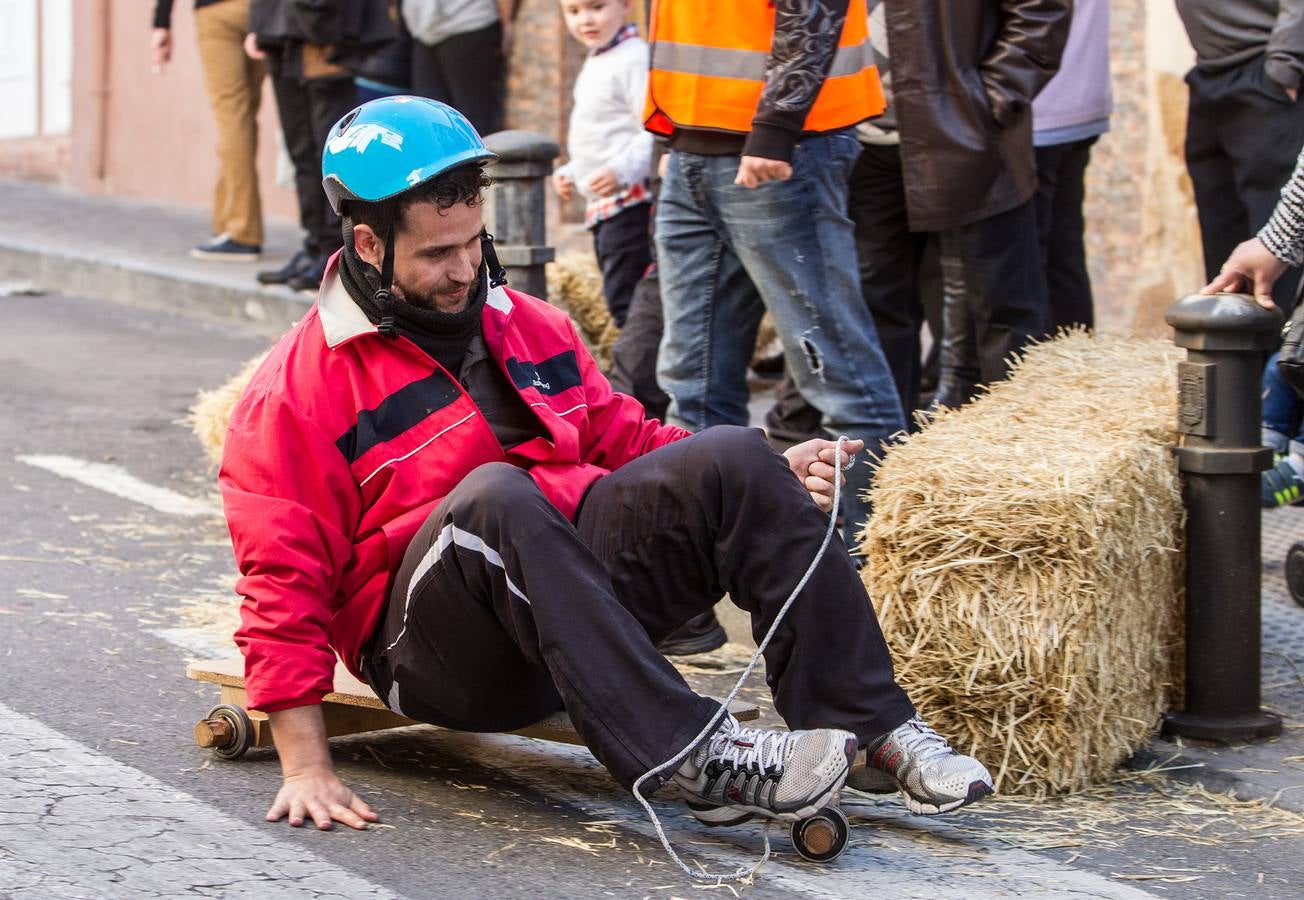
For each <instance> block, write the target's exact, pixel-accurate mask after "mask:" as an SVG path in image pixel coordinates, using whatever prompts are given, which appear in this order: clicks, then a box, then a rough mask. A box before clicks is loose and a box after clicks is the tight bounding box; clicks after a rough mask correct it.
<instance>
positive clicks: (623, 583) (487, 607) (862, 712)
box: [366, 426, 914, 787]
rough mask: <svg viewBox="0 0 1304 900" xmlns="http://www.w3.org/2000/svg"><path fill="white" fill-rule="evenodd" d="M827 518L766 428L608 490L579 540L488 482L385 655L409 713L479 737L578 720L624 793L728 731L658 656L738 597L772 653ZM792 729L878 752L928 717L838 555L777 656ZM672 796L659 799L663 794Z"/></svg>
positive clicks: (408, 600)
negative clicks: (707, 734) (918, 712)
mask: <svg viewBox="0 0 1304 900" xmlns="http://www.w3.org/2000/svg"><path fill="white" fill-rule="evenodd" d="M827 523H828V519H827V517H826V516H824V515H823V514H822V513H821V512H820V511H819V510H818V509H817V508H816V507H815V505H814V503H813V502H812V501H811V499H810V497H809V496H808V495H807V494H806V492H805V490H804V489H803V488H802V487H801V485H800V483H799V482H798V481H797V479H796V478H795V477H793V475H792V473H791V472H790V471H789V469H788V467H787V464H786V461H785V460H784V458H783V457H782V456H780V455H779V454H778V453H776V452H774V451H773V450H772V449H771V448H770V447H769V445H768V444H767V443H766V442H765V438H764V436H763V435H762V433H761V432H760V431H758V430H754V429H747V428H737V427H732V426H722V427H717V428H711V429H707V430H706V431H703V432H702V433H701V434H698V435H694V436H693V437H690V438H687V439H685V440H683V441H679V442H677V443H675V444H672V445H670V446H668V447H664V448H662V449H660V450H657V451H655V452H653V453H650V454H648V455H647V456H644V457H641V458H639V459H637V460H635V461H633V462H631V463H629V464H627V465H626V466H624V467H622V468H621V469H619V470H617V471H616V472H614V473H612V474H610V475H608V476H606V477H605V478H603V479H601V480H600V481H598V482H597V483H596V484H594V486H593V487H592V488H591V489H590V490H589V493H588V495H587V497H586V498H585V500H584V504H583V506H582V507H581V509H580V512H579V515H578V520H577V522H576V523H574V524H572V523H571V522H569V521H567V520H566V518H565V517H563V516H562V515H561V514H560V513H559V512H558V511H557V510H556V508H555V507H553V506H552V504H551V503H549V502H548V500H547V499H546V498H545V497H544V495H543V494H542V493H541V492H540V491H539V489H538V488H537V487H536V486H535V484H534V482H533V481H532V480H531V479H530V477H529V475H528V474H527V473H526V472H524V471H523V470H520V469H517V468H515V467H513V466H510V465H508V464H505V463H491V464H488V465H485V466H481V467H480V468H478V469H476V470H475V471H474V472H472V473H471V474H470V475H469V476H467V478H466V479H464V480H463V481H462V483H461V484H459V485H458V486H457V488H456V489H454V491H453V492H452V493H451V494H450V495H449V496H448V497H447V498H446V499H445V500H444V502H443V503H441V504H440V505H439V507H438V508H437V509H436V510H435V512H434V513H433V514H432V515H431V517H430V519H429V520H428V521H427V522H426V523H425V525H424V526H423V527H422V529H421V530H420V531H419V532H418V533H417V535H416V537H415V538H414V539H413V542H412V544H411V546H410V547H409V549H408V551H407V554H406V555H405V557H404V559H403V563H402V566H401V567H400V569H399V572H398V575H397V577H396V579H395V582H394V587H393V590H392V594H391V598H390V605H389V608H388V610H387V613H386V616H385V618H384V619H383V620H382V622H381V624H380V626H379V628H378V630H377V633H376V636H375V637H374V638H373V640H372V642H371V645H370V648H369V652H368V655H367V664H366V668H367V673H368V677H369V679H370V680H371V682H372V686H373V687H374V688H375V689H376V691H377V693H378V694H379V695H380V696H381V697H382V698H386V702H387V703H388V704H389V706H390V708H391V709H394V710H395V711H398V712H401V713H402V714H403V715H406V716H409V717H410V718H414V719H418V720H421V721H425V722H430V723H432V724H436V725H443V726H446V727H451V728H459V729H463V730H468V731H503V730H509V729H514V728H520V727H523V726H525V725H528V724H530V723H531V722H533V721H535V720H537V719H539V718H542V717H543V716H544V715H546V714H548V713H551V712H553V711H555V710H557V709H558V708H559V707H561V706H562V705H564V706H565V708H566V710H567V711H568V712H569V714H570V717H571V721H572V722H573V723H574V724H575V728H576V730H577V731H578V732H579V734H580V736H581V737H582V738H583V739H584V742H585V743H586V744H587V745H588V747H589V749H590V750H592V752H593V754H594V755H595V756H596V757H597V758H598V760H599V761H601V762H602V763H603V765H605V766H606V767H607V769H608V770H609V771H610V772H611V773H612V775H613V776H614V777H615V778H616V780H617V781H619V782H620V783H621V784H622V785H624V786H625V787H630V786H631V785H632V784H633V782H634V781H635V780H636V779H637V778H638V777H639V776H640V775H642V774H643V773H644V772H646V771H647V770H649V769H651V768H652V767H653V766H655V765H657V764H659V763H661V762H663V761H664V760H665V759H667V758H669V757H670V756H672V755H674V754H675V753H676V752H677V751H678V750H679V749H680V748H681V747H683V745H684V744H686V743H687V742H688V741H689V740H690V739H691V738H692V737H693V736H694V735H695V734H697V732H698V731H700V730H701V728H702V727H703V726H704V725H705V724H706V722H707V720H708V719H710V718H711V717H712V715H713V714H714V712H715V710H716V708H717V707H716V704H715V703H714V702H712V701H710V700H707V699H704V698H702V697H699V696H698V695H697V694H695V693H694V692H693V691H692V690H691V689H690V688H689V687H688V685H687V684H686V683H685V682H684V680H683V678H682V677H681V676H680V675H679V673H678V672H677V671H676V670H675V669H674V667H673V666H671V665H670V664H669V663H668V662H667V661H666V660H665V658H664V657H662V656H661V655H660V654H659V653H658V652H657V651H656V649H655V646H654V644H655V642H656V641H658V640H659V639H661V638H662V637H664V636H665V635H667V634H669V633H670V632H671V631H673V630H674V629H675V628H677V627H678V626H679V625H681V624H683V623H684V622H685V621H687V620H688V619H689V618H691V617H693V616H695V615H698V614H699V613H702V612H704V611H706V610H708V609H710V608H711V607H712V605H714V604H715V602H716V601H717V600H718V599H719V598H720V597H721V596H722V594H724V593H725V592H726V591H727V592H728V593H729V594H730V596H731V597H732V598H733V600H734V602H735V603H737V604H738V605H739V606H741V607H742V608H743V609H746V610H748V611H749V612H751V613H752V622H753V633H754V634H755V635H756V637H757V638H758V639H759V638H760V637H761V636H763V635H764V633H765V632H766V630H767V629H768V628H769V626H770V623H771V622H772V620H773V617H774V615H775V614H776V613H777V612H778V610H779V608H780V606H781V605H782V604H783V601H784V600H785V599H787V596H788V594H789V593H790V592H791V590H792V588H793V587H794V585H795V584H796V582H797V581H798V580H799V579H800V577H801V575H802V573H803V572H804V571H805V569H806V567H807V566H808V565H809V564H810V561H811V559H812V558H813V557H814V555H815V552H816V550H817V549H818V547H819V544H820V541H821V540H822V539H823V536H824V531H825V529H826V527H827ZM766 673H767V681H768V683H769V685H770V688H771V690H772V691H773V693H774V698H775V706H776V709H777V710H778V711H779V713H780V715H782V716H783V717H784V719H785V720H786V721H787V722H788V724H789V726H791V727H792V728H811V727H820V726H827V727H841V728H846V729H848V730H850V731H854V732H855V733H856V735H857V736H858V737H859V738H860V739H861V740H862V741H868V740H870V739H872V738H874V737H877V736H878V735H880V734H882V733H883V732H886V731H888V730H890V729H892V728H894V727H896V726H897V725H899V724H901V723H902V722H904V721H905V720H906V719H907V718H909V717H910V716H911V715H912V714H913V712H914V710H913V707H912V706H911V705H910V701H909V700H908V699H907V698H906V696H905V693H904V692H903V691H902V690H901V689H900V687H898V686H897V684H896V682H895V681H894V679H893V676H892V665H891V661H890V659H889V657H888V652H887V647H886V645H885V643H884V641H883V637H882V634H881V632H880V631H879V628H878V623H877V621H876V619H875V618H874V614H873V611H872V609H871V608H870V605H869V600H868V599H867V597H866V595H865V591H864V588H863V587H862V586H861V583H860V580H859V578H858V576H857V573H856V571H855V567H854V565H853V564H852V561H851V557H850V556H849V555H848V554H847V551H846V549H845V547H844V546H843V544H842V542H841V541H839V540H836V539H835V540H833V541H831V542H830V544H829V548H828V550H827V552H826V554H825V556H824V558H823V561H822V562H821V564H820V565H819V567H818V568H817V570H816V572H815V574H814V575H813V577H812V578H811V580H810V581H809V582H808V583H807V586H806V588H805V589H804V590H803V592H802V595H801V596H800V597H798V599H797V602H796V603H795V604H794V605H793V608H792V610H791V611H790V612H789V614H788V616H787V618H786V619H785V620H784V623H783V626H782V627H781V628H780V629H779V632H778V633H777V634H776V636H775V638H774V640H773V642H772V643H771V644H770V647H769V650H768V651H767V652H766ZM657 783H658V784H659V782H657Z"/></svg>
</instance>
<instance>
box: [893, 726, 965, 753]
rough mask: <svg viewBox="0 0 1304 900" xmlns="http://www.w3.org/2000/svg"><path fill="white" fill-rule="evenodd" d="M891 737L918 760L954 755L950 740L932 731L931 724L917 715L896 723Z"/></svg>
mask: <svg viewBox="0 0 1304 900" xmlns="http://www.w3.org/2000/svg"><path fill="white" fill-rule="evenodd" d="M891 738H892V740H893V741H895V742H896V743H897V744H898V745H899V746H901V747H904V748H905V749H906V750H908V751H909V752H910V755H911V756H913V757H914V758H915V759H917V760H919V761H920V762H928V761H931V760H934V759H940V758H942V757H944V756H953V755H955V750H953V749H952V748H951V743H950V741H948V740H947V739H946V738H944V737H942V736H941V735H940V734H938V733H937V732H936V731H934V730H933V728H932V726H931V725H929V724H928V723H927V722H925V721H924V720H923V719H921V718H919V717H918V716H915V717H914V718H913V719H909V720H908V721H906V722H905V723H904V724H902V725H898V726H897V727H896V729H895V730H894V731H893V732H892V734H891Z"/></svg>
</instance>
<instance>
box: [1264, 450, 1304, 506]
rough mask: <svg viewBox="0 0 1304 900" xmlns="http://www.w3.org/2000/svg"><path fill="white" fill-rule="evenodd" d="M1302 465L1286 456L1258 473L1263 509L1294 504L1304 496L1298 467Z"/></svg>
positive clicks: (1303, 487)
mask: <svg viewBox="0 0 1304 900" xmlns="http://www.w3.org/2000/svg"><path fill="white" fill-rule="evenodd" d="M1301 468H1304V465H1300V464H1297V463H1296V461H1295V460H1294V459H1293V458H1292V457H1289V456H1287V457H1286V458H1285V459H1281V460H1278V461H1277V463H1276V464H1275V465H1274V466H1273V467H1272V468H1271V469H1269V470H1268V471H1266V472H1264V473H1262V474H1261V475H1259V490H1260V494H1261V496H1260V505H1261V506H1262V507H1263V508H1264V509H1276V508H1277V507H1279V506H1294V505H1296V504H1298V503H1299V502H1300V499H1301V498H1302V497H1304V478H1302V477H1300V469H1301Z"/></svg>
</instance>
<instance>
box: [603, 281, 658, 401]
mask: <svg viewBox="0 0 1304 900" xmlns="http://www.w3.org/2000/svg"><path fill="white" fill-rule="evenodd" d="M664 331H665V313H664V312H663V311H662V309H661V279H660V278H658V277H657V275H656V270H655V269H652V270H651V271H650V272H649V273H648V274H647V275H645V276H644V277H643V278H641V279H639V282H638V283H637V284H636V285H634V291H633V297H632V298H631V300H630V303H629V311H628V312H627V313H626V314H625V324H624V325H623V326H621V329H620V334H619V335H618V336H617V337H616V343H615V344H614V345H612V348H611V372H610V373H608V376H607V377H608V378H609V379H610V381H611V386H612V387H614V388H615V389H616V390H618V391H620V392H621V393H623V394H629V395H630V396H631V397H633V398H634V399H635V400H637V401H638V402H639V403H642V404H643V409H644V410H645V411H646V412H647V414H648V416H649V417H650V418H653V419H664V418H665V415H666V409H667V408H668V407H669V406H670V397H669V396H668V395H667V394H666V392H665V391H663V390H661V386H660V385H659V384H657V350H658V348H660V346H661V335H662V333H663V332H664Z"/></svg>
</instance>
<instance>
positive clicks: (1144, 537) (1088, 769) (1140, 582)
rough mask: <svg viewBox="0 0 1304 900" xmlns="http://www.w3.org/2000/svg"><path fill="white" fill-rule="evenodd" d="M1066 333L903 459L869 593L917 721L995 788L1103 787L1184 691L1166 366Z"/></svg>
mask: <svg viewBox="0 0 1304 900" xmlns="http://www.w3.org/2000/svg"><path fill="white" fill-rule="evenodd" d="M1180 358H1182V351H1180V350H1177V349H1176V348H1174V347H1173V346H1172V345H1171V344H1168V343H1166V342H1161V341H1157V340H1141V339H1130V338H1120V337H1106V336H1092V335H1089V334H1087V333H1085V332H1081V331H1078V332H1072V333H1069V334H1066V335H1062V336H1060V337H1059V338H1058V339H1056V340H1054V341H1051V342H1048V343H1045V344H1041V345H1039V346H1035V347H1032V348H1031V349H1029V350H1028V352H1027V354H1026V355H1025V356H1024V358H1023V359H1022V360H1021V361H1019V363H1018V364H1017V365H1016V367H1015V370H1014V372H1013V374H1012V375H1011V377H1010V378H1009V380H1008V381H1005V382H1002V383H1000V384H997V385H995V386H994V387H993V388H992V389H991V390H990V392H989V393H987V394H986V395H985V396H983V397H981V398H980V399H978V400H977V401H976V402H974V403H973V404H971V405H969V406H967V407H965V408H963V409H960V410H957V411H950V412H943V413H942V414H940V415H938V416H937V418H936V419H934V420H933V421H932V422H931V424H929V425H927V427H925V428H924V430H923V431H921V432H920V433H919V434H917V435H915V436H913V437H911V438H910V439H909V440H908V441H907V442H906V443H904V444H902V445H900V446H897V447H894V448H893V449H892V450H891V451H890V452H889V453H888V454H887V456H886V458H885V460H884V462H883V465H882V467H881V468H880V469H879V473H878V477H877V479H876V484H875V487H874V489H873V492H872V498H873V503H874V516H873V518H872V519H871V521H870V523H869V525H868V527H867V528H866V531H865V533H864V534H863V535H862V539H863V546H864V549H865V552H866V554H867V556H868V560H869V564H868V565H867V566H866V568H865V570H864V572H865V574H864V579H865V585H866V587H867V588H868V590H869V593H870V596H871V597H872V598H873V602H874V605H875V607H876V608H877V611H878V616H879V620H880V621H881V623H882V625H883V631H884V634H885V635H886V637H887V640H888V644H889V645H890V647H891V649H892V653H893V657H894V659H895V663H896V667H897V669H896V671H897V677H898V679H899V680H900V682H901V684H902V685H903V686H904V687H905V688H906V690H907V691H908V692H909V693H910V695H911V697H912V698H913V700H914V702H915V704H916V705H917V706H918V707H919V710H920V712H921V714H922V715H923V716H924V717H925V719H926V720H928V721H930V722H931V723H932V724H933V725H934V726H936V727H937V729H938V730H939V731H940V732H941V733H943V734H945V735H947V736H948V737H949V738H950V739H951V740H952V743H953V744H955V746H956V747H958V748H961V749H962V750H963V751H964V752H967V753H972V754H974V755H976V756H978V757H979V758H980V759H982V760H983V761H984V762H985V763H986V764H987V765H988V766H989V767H990V768H991V769H992V771H993V774H994V775H995V778H996V783H997V786H998V789H1000V790H1003V791H1005V792H1008V793H1020V794H1030V795H1037V796H1041V795H1045V794H1049V793H1057V792H1063V791H1071V790H1077V789H1081V788H1084V787H1086V786H1088V785H1091V784H1094V783H1098V782H1100V781H1102V780H1104V779H1106V778H1107V777H1108V776H1109V774H1110V773H1111V771H1112V770H1113V769H1114V768H1115V767H1116V766H1117V764H1118V763H1119V762H1120V761H1121V760H1123V759H1125V758H1126V757H1127V756H1129V755H1130V754H1131V753H1132V752H1134V751H1135V750H1136V749H1137V748H1138V747H1139V746H1140V745H1141V744H1142V743H1144V741H1145V740H1146V739H1147V738H1148V737H1149V736H1150V734H1151V733H1152V731H1153V729H1154V727H1155V725H1156V723H1157V721H1158V718H1159V715H1160V713H1161V712H1162V711H1163V710H1164V709H1165V708H1167V706H1168V704H1169V700H1170V698H1171V697H1172V692H1173V690H1174V686H1175V685H1176V684H1177V682H1178V680H1179V679H1180V665H1181V663H1180V653H1179V652H1178V651H1179V650H1180V647H1181V640H1182V617H1181V605H1180V604H1181V593H1182V579H1181V573H1182V567H1181V558H1180V553H1179V551H1178V547H1179V541H1180V537H1181V527H1182V521H1183V508H1182V498H1181V490H1180V485H1179V480H1178V473H1177V466H1176V462H1175V459H1174V457H1173V455H1172V453H1171V451H1170V449H1169V448H1170V446H1171V445H1172V444H1173V443H1175V441H1176V439H1177V434H1176V422H1177V413H1176V409H1177V391H1176V380H1175V365H1176V362H1177V361H1178V360H1179V359H1180Z"/></svg>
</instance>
